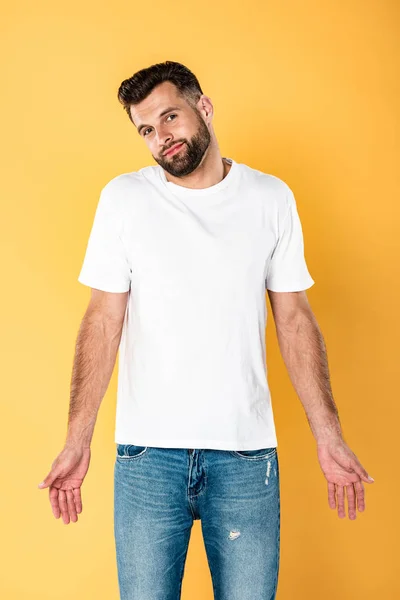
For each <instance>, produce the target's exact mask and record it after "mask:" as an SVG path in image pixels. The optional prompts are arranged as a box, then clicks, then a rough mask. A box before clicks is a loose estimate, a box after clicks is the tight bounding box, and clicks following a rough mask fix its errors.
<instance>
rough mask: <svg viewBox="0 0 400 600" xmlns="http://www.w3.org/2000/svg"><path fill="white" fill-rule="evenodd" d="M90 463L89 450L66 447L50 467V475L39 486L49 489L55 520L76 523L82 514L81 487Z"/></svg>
mask: <svg viewBox="0 0 400 600" xmlns="http://www.w3.org/2000/svg"><path fill="white" fill-rule="evenodd" d="M89 463H90V448H81V447H75V446H66V447H65V448H64V449H63V450H62V452H60V454H59V455H58V456H57V457H56V459H55V460H54V462H53V463H52V465H51V471H50V473H49V474H48V475H47V476H46V477H45V479H44V480H43V482H42V483H41V484H39V487H40V488H41V489H43V488H46V487H48V488H49V499H50V504H51V508H52V511H53V514H54V516H55V517H56V519H58V518H59V517H60V515H62V517H63V521H64V523H65V524H68V523H69V522H70V521H73V522H76V521H77V520H78V514H79V513H81V512H82V497H81V486H82V483H83V480H84V478H85V476H86V473H87V471H88V469H89Z"/></svg>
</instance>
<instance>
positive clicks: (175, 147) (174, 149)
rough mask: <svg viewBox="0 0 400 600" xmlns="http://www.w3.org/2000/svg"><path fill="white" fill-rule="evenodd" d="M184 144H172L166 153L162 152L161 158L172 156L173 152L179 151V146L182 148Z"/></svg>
mask: <svg viewBox="0 0 400 600" xmlns="http://www.w3.org/2000/svg"><path fill="white" fill-rule="evenodd" d="M184 143H185V142H179V143H178V144H174V145H173V146H171V148H169V150H167V151H166V152H164V154H163V156H167V155H169V154H174V152H176V151H177V150H179V148H180V147H181V146H183V144H184Z"/></svg>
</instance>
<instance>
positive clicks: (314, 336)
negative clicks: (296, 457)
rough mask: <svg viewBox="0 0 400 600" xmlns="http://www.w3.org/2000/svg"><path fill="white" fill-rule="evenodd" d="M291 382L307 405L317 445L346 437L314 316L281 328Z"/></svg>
mask: <svg viewBox="0 0 400 600" xmlns="http://www.w3.org/2000/svg"><path fill="white" fill-rule="evenodd" d="M277 337H278V342H279V347H280V350H281V354H282V357H283V360H284V362H285V365H286V367H287V370H288V373H289V377H290V380H291V382H292V384H293V386H294V388H295V390H296V393H297V395H298V396H299V398H300V401H301V403H302V404H303V407H304V410H305V412H306V415H307V419H308V422H309V425H310V428H311V431H312V433H313V435H314V437H315V440H316V441H317V443H325V442H326V441H328V440H329V439H332V438H334V437H341V438H343V433H342V431H341V425H340V420H339V414H338V410H337V407H336V405H335V402H334V399H333V394H332V390H331V384H330V380H329V368H328V359H327V353H326V346H325V342H324V339H323V336H322V333H321V331H320V329H319V326H318V323H317V322H316V320H315V317H314V315H313V314H312V313H311V314H308V313H307V314H301V315H299V316H298V317H296V318H293V320H292V321H291V322H290V323H289V324H286V325H285V326H280V327H279V328H277Z"/></svg>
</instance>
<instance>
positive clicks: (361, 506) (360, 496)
mask: <svg viewBox="0 0 400 600" xmlns="http://www.w3.org/2000/svg"><path fill="white" fill-rule="evenodd" d="M354 486H355V489H356V494H357V507H358V510H359V511H360V512H362V511H363V510H365V493H364V486H363V483H362V481H356V483H355V484H354Z"/></svg>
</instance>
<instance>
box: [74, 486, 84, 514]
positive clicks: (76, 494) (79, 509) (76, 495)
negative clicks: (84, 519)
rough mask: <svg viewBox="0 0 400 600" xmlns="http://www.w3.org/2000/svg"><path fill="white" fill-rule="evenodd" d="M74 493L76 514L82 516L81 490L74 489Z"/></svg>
mask: <svg viewBox="0 0 400 600" xmlns="http://www.w3.org/2000/svg"><path fill="white" fill-rule="evenodd" d="M72 492H73V494H74V500H75V507H76V512H77V513H78V514H80V513H81V512H82V498H81V488H74V489H73V490H72Z"/></svg>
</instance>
